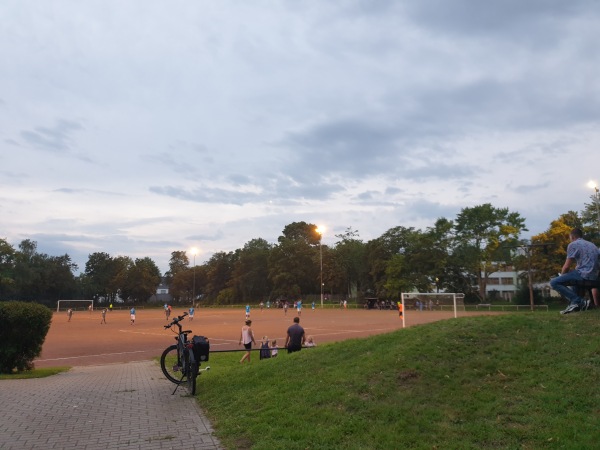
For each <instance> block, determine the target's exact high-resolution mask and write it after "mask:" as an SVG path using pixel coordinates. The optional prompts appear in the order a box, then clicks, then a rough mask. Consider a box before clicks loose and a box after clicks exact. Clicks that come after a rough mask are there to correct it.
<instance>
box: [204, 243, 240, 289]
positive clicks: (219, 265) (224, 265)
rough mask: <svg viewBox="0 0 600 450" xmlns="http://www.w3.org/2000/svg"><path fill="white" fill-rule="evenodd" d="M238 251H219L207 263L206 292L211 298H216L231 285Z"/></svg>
mask: <svg viewBox="0 0 600 450" xmlns="http://www.w3.org/2000/svg"><path fill="white" fill-rule="evenodd" d="M236 259H237V253H234V252H229V253H226V252H217V253H215V254H214V255H212V256H211V258H210V259H209V260H208V261H207V263H206V264H205V267H206V286H205V288H204V292H205V294H206V296H207V297H208V298H209V300H212V301H214V300H216V299H217V296H218V295H219V293H220V292H221V291H222V290H223V289H225V288H227V287H230V282H231V274H232V271H233V264H234V262H235V260H236Z"/></svg>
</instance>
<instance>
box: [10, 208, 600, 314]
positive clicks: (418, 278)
mask: <svg viewBox="0 0 600 450" xmlns="http://www.w3.org/2000/svg"><path fill="white" fill-rule="evenodd" d="M596 206H597V205H594V204H590V205H586V206H585V209H584V211H583V212H582V213H577V212H574V211H569V212H568V213H566V214H563V215H561V216H560V217H558V218H557V219H556V220H554V221H552V222H551V224H550V225H549V227H548V229H547V230H546V231H544V232H542V233H540V234H538V235H535V236H533V237H532V238H531V239H530V240H524V239H522V238H521V236H522V233H523V232H526V231H528V230H527V228H526V226H525V219H524V218H523V217H522V216H521V215H520V214H519V213H517V212H512V211H510V210H509V209H508V208H496V207H494V206H492V205H491V204H489V203H486V204H482V205H478V206H474V207H469V208H463V209H462V210H461V212H460V213H459V214H458V215H457V216H456V218H455V219H454V220H449V219H446V218H439V219H438V220H436V221H435V223H434V224H433V225H432V226H430V227H427V228H425V229H417V228H414V227H404V226H396V227H393V228H391V229H389V230H387V231H386V232H385V233H383V234H382V235H381V236H379V237H378V238H375V239H372V240H369V241H367V242H364V241H363V240H362V239H361V238H360V235H359V231H358V230H354V229H352V228H351V227H350V228H347V229H346V230H345V231H344V232H343V233H341V234H338V235H335V237H336V238H337V241H336V242H335V243H334V244H333V245H331V246H329V245H324V244H322V241H321V238H322V236H321V234H320V232H319V230H318V227H317V226H316V225H315V224H312V223H307V222H293V223H291V224H288V225H286V226H285V227H284V229H283V231H282V234H281V235H280V236H279V237H278V239H277V243H274V244H271V243H269V242H267V241H266V240H265V239H262V238H256V239H252V240H250V241H249V242H247V243H246V244H245V245H244V246H243V247H242V248H239V249H237V250H235V251H230V252H217V253H215V254H213V255H212V256H211V257H210V259H209V260H208V261H206V262H205V263H203V264H200V265H196V266H195V267H192V266H190V261H189V258H188V256H187V254H186V252H185V251H183V250H176V251H173V252H172V253H171V258H170V261H169V269H168V271H167V272H166V273H165V274H161V273H160V270H159V269H158V267H157V265H156V264H155V263H154V261H152V259H151V258H148V257H146V258H138V259H135V260H134V259H132V258H130V257H127V256H117V257H113V256H111V255H109V254H107V253H105V252H95V253H92V254H90V255H89V257H88V261H87V262H86V264H85V269H84V271H83V272H82V273H80V274H79V275H77V276H75V274H74V273H75V272H76V271H77V270H78V267H77V265H76V264H74V263H73V262H72V260H71V258H70V256H69V255H68V254H65V255H63V256H50V255H47V254H43V253H39V252H38V251H37V243H36V242H35V241H31V240H24V241H22V242H21V243H20V244H19V245H18V248H17V249H15V248H14V247H13V246H12V245H10V244H9V243H8V242H7V241H6V240H5V239H0V299H1V300H11V299H12V300H27V301H30V300H33V301H38V302H42V303H47V304H52V303H53V302H55V301H56V300H58V299H75V298H97V297H103V298H105V299H107V300H109V301H114V300H115V299H117V298H121V299H124V300H126V301H130V302H138V303H140V302H147V301H149V300H151V299H152V297H153V295H154V294H155V293H156V289H157V286H158V285H159V283H160V280H161V276H164V277H165V279H166V281H167V284H168V286H169V292H170V294H171V295H172V296H173V300H174V302H180V303H191V302H192V301H196V302H201V303H202V302H205V303H207V304H222V305H226V304H240V303H256V302H258V301H261V300H264V301H266V300H271V301H274V300H277V299H296V298H300V297H306V296H318V295H319V294H320V293H321V289H323V293H324V295H325V296H327V297H328V298H334V297H335V298H349V299H362V298H365V297H377V298H380V299H395V298H398V296H399V294H400V293H401V292H407V291H415V290H416V291H419V292H432V291H434V290H438V291H446V292H462V293H464V294H465V298H466V300H467V301H473V302H476V301H486V286H487V281H488V277H489V275H491V274H492V273H494V272H496V271H498V270H502V269H503V268H505V267H506V266H507V265H510V266H511V267H515V268H516V269H517V270H521V271H526V272H527V275H531V279H532V281H533V282H542V281H547V280H548V279H549V278H550V277H551V276H552V275H553V274H555V273H556V271H557V270H558V269H559V268H560V267H561V265H562V263H563V262H564V258H565V250H566V246H567V244H568V234H569V231H570V229H571V228H573V227H580V228H582V229H584V231H585V232H587V236H588V238H589V239H590V240H592V241H595V242H596V243H598V241H599V240H600V239H599V238H600V233H598V226H599V225H600V224H598V223H596V221H595V217H596V216H595V207H596ZM321 267H322V270H321ZM523 278H524V281H525V284H526V283H527V276H526V275H525V276H524V277H523ZM321 282H322V285H321Z"/></svg>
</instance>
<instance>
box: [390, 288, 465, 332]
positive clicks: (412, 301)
mask: <svg viewBox="0 0 600 450" xmlns="http://www.w3.org/2000/svg"><path fill="white" fill-rule="evenodd" d="M400 297H401V301H402V311H403V314H402V328H404V327H405V322H404V316H405V315H406V314H405V313H406V310H407V309H411V308H412V309H414V310H420V311H453V312H454V318H455V319H456V318H457V317H458V309H459V308H460V309H461V310H462V311H464V309H465V294H462V293H460V292H402V293H401V294H400Z"/></svg>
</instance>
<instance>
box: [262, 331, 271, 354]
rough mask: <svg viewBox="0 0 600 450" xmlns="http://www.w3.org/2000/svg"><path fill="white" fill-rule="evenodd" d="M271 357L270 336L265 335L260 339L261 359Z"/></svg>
mask: <svg viewBox="0 0 600 450" xmlns="http://www.w3.org/2000/svg"><path fill="white" fill-rule="evenodd" d="M270 357H271V349H270V346H269V337H268V336H263V338H262V341H260V359H266V358H270Z"/></svg>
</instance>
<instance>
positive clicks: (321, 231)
mask: <svg viewBox="0 0 600 450" xmlns="http://www.w3.org/2000/svg"><path fill="white" fill-rule="evenodd" d="M324 231H325V227H323V226H318V227H317V229H316V232H317V233H319V258H320V261H321V283H320V284H321V309H322V308H323V232H324Z"/></svg>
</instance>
